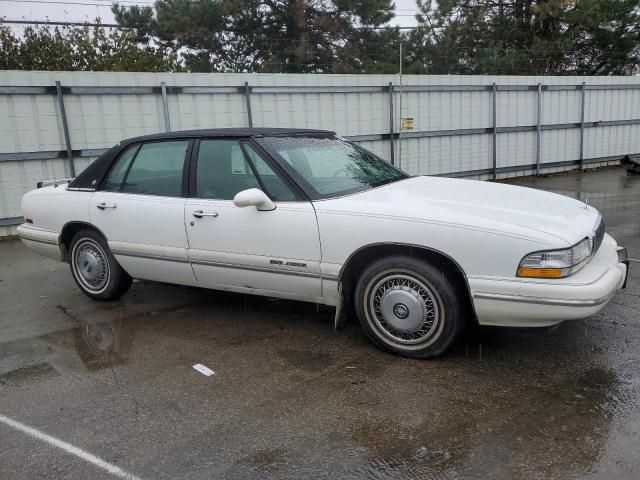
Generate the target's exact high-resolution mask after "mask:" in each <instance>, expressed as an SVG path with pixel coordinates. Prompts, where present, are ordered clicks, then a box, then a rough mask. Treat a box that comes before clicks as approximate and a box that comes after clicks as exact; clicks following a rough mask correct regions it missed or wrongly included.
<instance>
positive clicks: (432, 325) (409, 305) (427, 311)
mask: <svg viewBox="0 0 640 480" xmlns="http://www.w3.org/2000/svg"><path fill="white" fill-rule="evenodd" d="M370 292H371V293H370V295H369V311H370V315H371V317H372V319H373V321H374V323H375V325H376V327H377V329H378V330H379V331H380V332H381V333H383V334H384V335H385V336H387V337H389V338H391V339H392V340H394V341H395V342H398V343H401V344H405V345H412V344H417V343H422V342H424V341H426V340H428V339H429V338H430V337H431V336H433V334H434V333H435V332H436V330H437V328H438V325H439V323H440V309H439V307H438V302H437V300H436V298H437V297H436V295H434V293H433V292H432V291H431V290H430V288H429V287H427V285H425V284H424V283H423V282H422V281H420V280H418V279H416V278H414V277H412V276H409V275H405V274H391V275H387V276H384V277H383V278H381V279H380V280H378V282H377V283H376V284H375V285H374V287H373V288H372V289H371V290H370Z"/></svg>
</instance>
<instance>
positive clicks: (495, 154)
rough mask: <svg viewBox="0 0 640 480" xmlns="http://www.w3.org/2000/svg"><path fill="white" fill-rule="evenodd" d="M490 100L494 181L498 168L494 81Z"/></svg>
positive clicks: (496, 90) (496, 89)
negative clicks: (491, 107)
mask: <svg viewBox="0 0 640 480" xmlns="http://www.w3.org/2000/svg"><path fill="white" fill-rule="evenodd" d="M491 92H492V95H491V100H492V102H493V131H492V138H493V152H492V154H493V166H492V172H493V173H492V177H493V180H494V181H495V180H496V178H497V169H498V151H497V148H498V121H497V120H498V119H497V110H498V109H497V108H496V97H497V93H498V88H497V87H496V82H493V86H492V88H491Z"/></svg>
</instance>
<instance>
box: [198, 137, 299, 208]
mask: <svg viewBox="0 0 640 480" xmlns="http://www.w3.org/2000/svg"><path fill="white" fill-rule="evenodd" d="M243 147H244V148H243ZM245 151H246V155H245ZM197 162H198V163H197V166H196V182H195V183H196V195H197V196H198V197H199V198H211V199H217V200H233V197H235V196H236V194H237V193H239V192H241V191H242V190H246V189H248V188H259V189H261V190H263V191H264V192H265V193H266V194H267V195H268V196H269V198H271V199H272V200H274V201H293V200H296V197H295V194H294V193H293V192H292V191H291V189H290V188H289V187H288V186H287V185H286V183H285V182H284V181H283V180H282V179H281V178H280V177H279V176H278V175H276V173H275V172H274V171H273V170H272V169H271V167H270V166H269V165H268V164H267V163H266V162H265V161H264V160H263V159H262V157H261V156H260V155H259V154H258V152H256V151H255V150H254V149H253V148H252V147H251V145H250V144H247V143H244V144H241V142H240V141H238V140H223V139H215V140H201V141H200V147H199V148H198V160H197Z"/></svg>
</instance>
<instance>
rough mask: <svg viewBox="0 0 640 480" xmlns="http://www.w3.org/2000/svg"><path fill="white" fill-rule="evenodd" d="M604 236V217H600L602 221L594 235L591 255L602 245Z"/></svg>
mask: <svg viewBox="0 0 640 480" xmlns="http://www.w3.org/2000/svg"><path fill="white" fill-rule="evenodd" d="M603 238H604V219H602V218H600V223H599V224H598V228H596V231H595V232H594V235H593V249H592V250H591V255H595V254H596V252H597V251H598V249H599V248H600V245H602V239H603Z"/></svg>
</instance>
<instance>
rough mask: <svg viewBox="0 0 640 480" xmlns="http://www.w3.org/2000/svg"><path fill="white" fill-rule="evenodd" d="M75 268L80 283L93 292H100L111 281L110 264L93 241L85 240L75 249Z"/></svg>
mask: <svg viewBox="0 0 640 480" xmlns="http://www.w3.org/2000/svg"><path fill="white" fill-rule="evenodd" d="M73 266H74V270H75V271H76V276H77V277H78V279H79V280H80V282H81V283H82V284H83V285H84V286H85V287H86V288H87V289H88V290H91V291H99V290H102V289H103V288H105V287H106V285H107V282H108V281H109V262H108V260H107V256H106V255H105V253H104V251H103V250H102V248H101V247H100V245H98V244H97V243H96V242H94V241H93V240H89V239H83V240H80V242H78V244H77V245H76V247H75V252H74V256H73Z"/></svg>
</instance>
